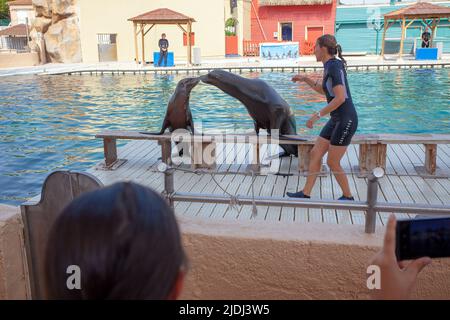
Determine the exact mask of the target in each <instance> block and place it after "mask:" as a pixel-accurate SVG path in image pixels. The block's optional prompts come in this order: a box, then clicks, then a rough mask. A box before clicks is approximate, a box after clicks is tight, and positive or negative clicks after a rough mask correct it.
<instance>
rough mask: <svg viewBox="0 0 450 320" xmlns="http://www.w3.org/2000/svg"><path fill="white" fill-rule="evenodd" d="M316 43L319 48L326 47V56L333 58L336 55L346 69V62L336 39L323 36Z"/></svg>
mask: <svg viewBox="0 0 450 320" xmlns="http://www.w3.org/2000/svg"><path fill="white" fill-rule="evenodd" d="M317 43H318V44H319V46H320V47H321V48H323V47H326V48H327V49H328V54H330V55H332V56H335V55H336V54H337V55H338V57H339V59H341V60H342V62H343V63H344V66H345V67H346V68H347V61H346V60H345V59H344V57H343V56H342V47H341V45H340V44H338V43H337V40H336V38H335V37H334V36H333V35H331V34H324V35H323V36H321V37H319V38H318V39H317Z"/></svg>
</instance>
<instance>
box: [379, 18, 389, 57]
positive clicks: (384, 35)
mask: <svg viewBox="0 0 450 320" xmlns="http://www.w3.org/2000/svg"><path fill="white" fill-rule="evenodd" d="M387 29H388V21H387V19H386V18H384V26H383V42H382V43H381V56H382V57H383V56H384V42H385V41H386V31H387Z"/></svg>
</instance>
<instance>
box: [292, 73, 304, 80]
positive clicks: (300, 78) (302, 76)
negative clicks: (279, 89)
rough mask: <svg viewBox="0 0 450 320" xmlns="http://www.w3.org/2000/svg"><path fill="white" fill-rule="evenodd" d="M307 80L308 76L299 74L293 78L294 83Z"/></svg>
mask: <svg viewBox="0 0 450 320" xmlns="http://www.w3.org/2000/svg"><path fill="white" fill-rule="evenodd" d="M306 78H307V76H305V75H301V74H298V75H296V76H294V77H292V82H303V81H305V79H306Z"/></svg>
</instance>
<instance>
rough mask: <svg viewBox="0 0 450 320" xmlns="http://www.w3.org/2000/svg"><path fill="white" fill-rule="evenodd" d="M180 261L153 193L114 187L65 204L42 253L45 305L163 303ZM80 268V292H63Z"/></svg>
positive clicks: (172, 223)
mask: <svg viewBox="0 0 450 320" xmlns="http://www.w3.org/2000/svg"><path fill="white" fill-rule="evenodd" d="M185 262H186V258H185V254H184V251H183V247H182V244H181V236H180V231H179V228H178V224H177V222H176V219H175V214H174V212H173V211H172V209H171V208H170V207H169V206H168V205H167V203H166V201H165V200H164V199H163V198H161V197H160V196H159V195H158V194H157V193H156V192H154V191H152V190H150V189H148V188H146V187H143V186H140V185H138V184H134V183H117V184H115V185H112V186H110V187H107V188H103V189H100V190H97V191H93V192H90V193H86V194H84V195H82V196H80V197H78V198H77V199H75V200H74V201H73V202H72V203H70V204H69V205H68V206H67V207H66V208H65V209H64V210H63V212H62V213H61V215H60V216H59V217H58V219H57V220H56V221H55V223H54V225H53V226H52V228H51V231H50V235H49V240H48V243H47V251H46V263H45V272H46V284H47V293H48V298H50V299H65V300H69V299H158V300H162V299H168V298H170V295H171V293H172V292H173V289H174V285H175V283H176V281H177V279H178V276H179V274H180V271H181V270H182V268H183V267H184V266H185ZM71 265H76V266H78V267H79V268H80V273H81V289H80V290H77V289H73V290H69V289H68V288H67V284H66V282H67V279H68V277H69V276H70V274H67V268H68V267H69V266H71Z"/></svg>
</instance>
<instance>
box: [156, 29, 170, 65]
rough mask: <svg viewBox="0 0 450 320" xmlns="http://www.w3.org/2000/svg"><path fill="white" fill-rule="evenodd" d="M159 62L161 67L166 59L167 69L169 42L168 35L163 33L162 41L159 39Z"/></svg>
mask: <svg viewBox="0 0 450 320" xmlns="http://www.w3.org/2000/svg"><path fill="white" fill-rule="evenodd" d="M158 46H159V61H158V67H160V66H161V62H162V61H163V59H164V66H165V67H167V55H168V52H169V41H168V40H167V39H166V34H165V33H163V34H162V35H161V39H159V43H158Z"/></svg>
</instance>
